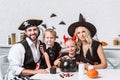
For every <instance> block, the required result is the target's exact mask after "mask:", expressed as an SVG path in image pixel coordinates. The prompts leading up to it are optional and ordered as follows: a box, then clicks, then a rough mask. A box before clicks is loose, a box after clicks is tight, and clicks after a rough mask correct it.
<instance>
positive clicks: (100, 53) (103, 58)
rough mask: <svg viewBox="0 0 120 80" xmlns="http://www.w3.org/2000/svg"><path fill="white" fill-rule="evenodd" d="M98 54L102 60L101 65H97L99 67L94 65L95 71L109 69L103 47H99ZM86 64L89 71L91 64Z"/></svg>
mask: <svg viewBox="0 0 120 80" xmlns="http://www.w3.org/2000/svg"><path fill="white" fill-rule="evenodd" d="M97 53H98V56H99V58H100V60H101V64H97V65H93V66H94V68H95V69H104V68H106V67H107V60H106V57H105V55H104V52H103V48H102V46H101V45H99V47H98V49H97ZM84 64H85V68H86V69H87V68H88V66H89V65H91V64H89V63H84Z"/></svg>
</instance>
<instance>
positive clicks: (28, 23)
mask: <svg viewBox="0 0 120 80" xmlns="http://www.w3.org/2000/svg"><path fill="white" fill-rule="evenodd" d="M42 22H43V21H42V20H39V19H29V20H26V21H24V22H23V23H22V24H21V25H20V26H19V28H18V29H19V30H25V29H27V28H28V27H32V26H36V27H37V26H39V25H40V24H41V23H42Z"/></svg>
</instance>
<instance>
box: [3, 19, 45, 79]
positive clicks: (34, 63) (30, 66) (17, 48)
mask: <svg viewBox="0 0 120 80" xmlns="http://www.w3.org/2000/svg"><path fill="white" fill-rule="evenodd" d="M41 23H42V20H38V19H29V20H26V21H24V22H23V23H22V24H21V25H20V27H19V28H18V29H19V30H22V31H25V35H26V38H25V39H24V40H23V41H21V42H19V43H16V44H14V45H13V46H12V48H11V49H10V51H9V54H8V60H9V69H8V73H7V74H6V76H5V78H6V80H30V76H32V75H34V74H37V73H47V71H46V70H44V69H39V62H40V61H41V57H42V54H41V52H40V50H39V45H41V41H40V40H38V36H39V35H40V30H39V27H38V26H39V25H40V24H41Z"/></svg>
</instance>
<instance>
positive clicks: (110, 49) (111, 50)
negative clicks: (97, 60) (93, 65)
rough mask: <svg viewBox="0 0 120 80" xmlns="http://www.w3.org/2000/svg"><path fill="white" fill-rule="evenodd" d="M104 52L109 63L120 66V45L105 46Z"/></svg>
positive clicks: (115, 66) (116, 66) (114, 66)
mask: <svg viewBox="0 0 120 80" xmlns="http://www.w3.org/2000/svg"><path fill="white" fill-rule="evenodd" d="M103 49H104V53H105V55H106V57H107V61H108V63H109V65H111V66H112V67H113V68H115V69H116V68H120V46H109V45H108V46H104V47H103Z"/></svg>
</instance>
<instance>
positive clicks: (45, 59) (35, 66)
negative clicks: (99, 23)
mask: <svg viewBox="0 0 120 80" xmlns="http://www.w3.org/2000/svg"><path fill="white" fill-rule="evenodd" d="M42 22H43V20H40V19H28V20H26V21H23V22H22V23H21V25H20V26H19V28H18V29H19V30H21V31H24V33H25V38H24V40H22V41H21V42H18V43H16V44H14V45H13V46H12V47H11V49H10V51H9V54H8V60H9V68H8V70H7V74H6V75H5V80H30V77H31V76H32V75H35V74H38V73H40V74H48V71H47V70H46V69H50V68H51V67H59V68H60V69H61V71H63V72H75V71H77V69H78V67H77V66H78V65H79V64H84V66H85V67H84V68H85V69H88V66H89V65H91V66H92V67H93V68H94V69H105V68H107V60H106V57H105V55H104V52H103V48H102V45H101V43H100V42H99V41H97V40H94V39H93V37H94V36H95V34H96V32H97V30H96V27H95V26H94V25H93V24H92V23H90V22H87V21H86V20H85V18H83V16H82V15H80V19H79V21H78V22H73V23H72V24H71V25H70V26H69V27H68V34H69V36H70V37H66V36H68V35H63V40H64V44H65V47H64V48H65V51H62V47H61V45H60V44H59V43H58V42H57V41H56V38H57V32H56V31H55V30H54V29H51V28H47V29H46V30H45V31H44V34H43V39H44V41H41V40H39V39H38V37H39V35H40V33H41V32H40V28H39V25H41V23H42ZM60 32H61V31H60ZM64 61H66V63H65V62H64ZM70 64H71V65H70Z"/></svg>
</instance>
